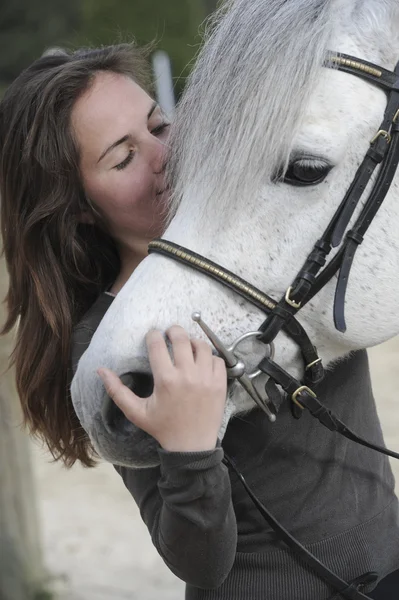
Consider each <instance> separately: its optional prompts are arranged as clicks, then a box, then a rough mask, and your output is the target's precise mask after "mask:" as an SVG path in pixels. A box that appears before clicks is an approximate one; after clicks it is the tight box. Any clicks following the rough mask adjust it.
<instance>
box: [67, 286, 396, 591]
mask: <svg viewBox="0 0 399 600" xmlns="http://www.w3.org/2000/svg"><path fill="white" fill-rule="evenodd" d="M111 302H112V297H111V296H109V295H106V294H102V295H101V296H100V298H99V299H98V301H97V302H96V304H95V305H94V307H93V308H92V309H91V310H90V311H89V313H88V314H87V315H86V317H85V318H84V319H83V320H82V321H81V323H80V324H79V325H78V327H77V328H76V329H75V334H74V344H73V350H72V363H73V365H72V366H73V367H74V368H76V365H77V362H78V360H79V358H80V356H81V355H82V354H83V352H84V350H85V348H86V347H87V346H88V345H89V343H90V340H91V337H92V335H93V333H94V331H95V330H96V328H97V326H98V324H99V322H100V320H101V318H102V316H103V315H104V314H105V311H106V310H107V308H108V306H109V305H110V304H111ZM317 393H318V396H319V397H320V399H322V401H323V402H324V404H326V405H327V406H328V407H329V408H331V409H332V410H333V411H334V412H335V413H336V414H337V416H339V418H340V419H341V420H343V421H344V422H345V423H346V424H347V425H348V426H349V427H350V428H351V429H352V430H354V431H355V432H356V433H358V434H359V435H361V436H363V437H364V438H366V439H368V440H370V441H372V442H374V443H377V444H382V443H383V438H382V433H381V428H380V424H379V420H378V416H377V413H376V407H375V402H374V399H373V394H372V389H371V384H370V377H369V368H368V361H367V354H366V352H364V351H361V352H357V353H354V354H353V355H352V356H351V357H350V358H347V359H344V360H342V361H341V362H340V363H339V364H337V365H336V366H335V368H334V369H333V370H331V371H329V372H328V373H327V376H326V378H325V380H324V381H323V383H322V384H321V385H319V386H317ZM398 445H399V442H398ZM224 451H226V452H227V453H228V454H229V455H230V456H231V457H232V458H233V459H234V461H235V463H236V465H237V467H238V468H239V469H240V470H241V472H242V473H243V475H244V476H245V478H246V479H247V482H248V483H249V485H250V486H251V487H252V488H253V490H254V492H255V493H256V494H257V496H258V497H259V499H260V500H261V501H262V502H263V503H264V504H265V505H266V506H267V507H268V509H269V510H270V511H271V512H272V513H273V514H274V516H275V517H277V518H278V519H279V521H280V522H281V523H282V524H283V525H284V526H285V527H286V528H287V529H288V530H289V531H290V532H291V533H292V534H293V535H295V536H296V537H297V538H298V540H299V541H300V542H301V543H303V544H305V545H306V546H307V548H308V549H309V550H311V551H312V552H313V553H314V554H315V555H316V556H317V557H318V558H319V559H320V560H322V561H323V562H325V564H326V565H327V566H328V567H329V568H331V569H333V570H334V571H335V572H336V573H337V574H339V575H340V576H341V577H343V578H344V579H347V580H349V579H354V578H356V577H359V576H361V575H363V574H365V573H367V572H371V571H375V572H376V573H378V576H379V579H381V578H383V577H385V576H386V575H388V574H389V573H390V572H391V571H393V570H395V569H397V568H399V522H398V502H397V499H396V497H395V494H394V480H393V476H392V472H391V469H390V466H389V462H388V459H387V458H386V457H385V456H383V455H381V454H378V453H377V452H374V451H372V450H369V449H367V448H363V447H360V446H358V445H356V444H354V443H353V442H351V441H348V440H347V439H344V438H342V437H340V436H338V435H337V434H334V433H331V432H329V431H327V430H326V429H324V428H323V427H322V426H321V425H320V424H319V423H318V422H316V421H315V420H314V419H313V418H312V417H311V416H310V415H308V414H305V415H303V417H302V418H301V419H300V420H299V421H297V420H295V419H294V418H293V417H292V415H291V412H290V409H289V407H288V406H282V408H281V409H280V412H279V416H278V419H277V423H274V424H271V423H270V422H269V421H268V420H267V419H266V418H265V416H264V414H263V413H262V412H260V411H259V410H258V409H255V410H253V411H251V412H250V413H248V414H246V415H243V416H237V417H235V418H233V419H232V420H231V422H230V424H229V426H228V429H227V432H226V435H225V437H224V439H223V443H222V446H220V445H219V447H217V448H215V450H213V451H209V452H198V453H178V452H166V451H164V450H162V449H161V450H159V454H160V463H161V464H160V466H159V467H154V468H148V469H128V468H125V467H116V470H117V471H118V472H119V474H120V475H121V476H122V478H123V481H124V483H125V485H126V487H127V489H128V490H129V492H130V493H131V495H132V496H133V498H134V499H135V501H136V503H137V505H138V506H139V508H140V512H141V516H142V518H143V520H144V522H145V524H146V525H147V527H148V529H149V532H150V535H151V538H152V541H153V543H154V545H155V547H156V549H157V550H158V552H159V554H160V555H161V556H162V558H163V560H164V561H165V563H166V564H167V566H168V567H169V568H170V569H171V571H172V572H173V573H175V575H177V577H180V578H181V579H183V580H184V581H185V582H186V583H187V587H186V599H187V600H222V599H223V600H244V599H245V600H326V599H327V598H332V597H334V592H333V590H332V589H331V588H330V587H329V586H328V585H327V584H325V583H324V582H323V581H322V580H320V578H319V577H318V576H317V575H316V574H315V573H313V572H312V571H311V570H310V569H308V568H307V567H306V566H304V565H303V564H302V563H301V562H300V561H299V560H298V559H297V558H296V557H295V555H293V553H292V552H291V551H289V550H288V549H287V548H286V547H285V545H284V544H283V543H282V542H280V541H279V540H278V539H277V538H276V535H275V534H274V532H273V531H272V530H271V529H270V527H269V526H268V525H267V524H266V523H265V521H264V520H263V518H262V517H261V515H260V514H259V513H258V511H257V509H256V508H255V507H254V505H253V504H252V502H251V500H250V498H249V497H248V495H247V494H246V492H245V490H244V489H243V487H242V485H241V483H240V482H239V481H238V479H237V478H236V476H235V475H234V474H229V472H228V470H227V468H226V466H225V465H224V464H223V463H222V459H223V453H224ZM110 509H111V507H110ZM121 518H123V515H121ZM133 543H134V540H132V544H133ZM374 585H375V584H374ZM372 587H373V585H371V586H368V587H366V588H364V591H365V592H368V591H370V590H371V588H372Z"/></svg>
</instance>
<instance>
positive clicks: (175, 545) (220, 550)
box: [72, 296, 237, 588]
mask: <svg viewBox="0 0 399 600" xmlns="http://www.w3.org/2000/svg"><path fill="white" fill-rule="evenodd" d="M110 303H111V301H110V297H108V296H106V297H105V299H104V302H102V303H96V309H95V310H93V311H91V312H90V313H89V315H87V316H86V317H85V318H84V319H83V321H82V322H81V323H80V324H79V326H78V327H77V328H76V329H75V335H74V338H73V347H72V366H73V371H75V370H76V367H77V364H78V361H79V359H80V357H81V356H82V354H83V353H84V351H85V350H86V349H87V348H88V346H89V344H90V341H91V338H92V336H93V334H94V332H95V330H96V328H97V326H98V324H99V322H100V320H101V318H102V316H103V314H104V313H105V312H106V309H107V307H108V306H109V305H110ZM100 304H101V305H100ZM159 457H160V467H154V468H146V469H129V468H127V467H121V466H115V469H116V471H117V472H118V473H119V474H120V475H121V477H122V479H123V481H124V483H125V486H126V487H127V489H128V490H129V492H130V494H131V495H132V496H133V498H134V500H135V501H136V503H137V505H138V507H139V509H140V513H141V516H142V519H143V521H144V522H145V524H146V525H147V527H148V530H149V532H150V534H151V538H152V541H153V544H154V545H155V547H156V549H157V551H158V552H159V554H160V555H161V557H162V559H163V560H164V562H165V563H166V565H167V566H168V567H169V568H170V570H171V571H172V572H173V573H174V574H175V575H176V576H177V577H179V578H180V579H182V580H183V581H185V582H186V583H188V584H190V585H192V586H195V587H199V588H215V587H219V585H221V583H222V582H223V581H224V579H225V578H226V577H227V575H228V573H229V572H230V569H231V567H232V565H233V562H234V557H235V554H236V544H237V526H236V520H235V514H234V510H233V505H232V500H231V488H230V478H229V474H228V471H227V468H226V467H225V466H224V465H223V463H222V459H223V450H222V448H221V447H220V446H219V444H218V445H217V447H216V448H215V449H211V450H206V451H201V452H168V451H167V450H164V449H160V450H159ZM133 543H134V542H133Z"/></svg>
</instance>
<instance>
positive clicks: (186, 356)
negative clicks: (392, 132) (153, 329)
mask: <svg viewBox="0 0 399 600" xmlns="http://www.w3.org/2000/svg"><path fill="white" fill-rule="evenodd" d="M166 335H167V336H168V338H169V340H170V342H171V344H172V352H173V359H174V363H175V366H176V367H177V368H178V369H180V368H182V369H186V368H190V367H191V366H192V365H193V364H194V356H193V349H192V346H191V340H190V338H189V337H188V334H187V332H186V331H185V330H184V329H183V327H180V326H179V325H173V326H172V327H169V329H168V330H167V332H166Z"/></svg>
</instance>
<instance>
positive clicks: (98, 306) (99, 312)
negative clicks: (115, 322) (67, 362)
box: [71, 292, 114, 373]
mask: <svg viewBox="0 0 399 600" xmlns="http://www.w3.org/2000/svg"><path fill="white" fill-rule="evenodd" d="M113 300H114V296H113V295H112V294H109V293H107V292H103V293H102V294H100V295H99V296H98V298H97V300H96V301H95V302H94V304H92V305H91V307H90V308H89V310H88V311H87V312H86V313H85V315H84V316H83V317H82V319H81V320H80V321H79V323H78V324H77V325H76V326H75V327H74V329H73V332H72V344H71V361H72V370H73V373H75V371H76V368H77V366H78V362H79V360H80V358H81V357H82V355H83V353H84V352H85V350H87V348H88V346H89V344H90V342H91V338H92V337H93V335H94V333H95V331H96V329H97V327H98V326H99V324H100V322H101V320H102V318H103V317H104V315H105V313H106V312H107V310H108V308H109V307H110V306H111V304H112V302H113Z"/></svg>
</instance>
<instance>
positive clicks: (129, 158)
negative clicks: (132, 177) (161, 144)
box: [114, 121, 170, 171]
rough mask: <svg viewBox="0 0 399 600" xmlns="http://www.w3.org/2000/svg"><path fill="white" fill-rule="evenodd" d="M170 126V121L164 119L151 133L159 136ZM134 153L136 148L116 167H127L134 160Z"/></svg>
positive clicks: (119, 168)
mask: <svg viewBox="0 0 399 600" xmlns="http://www.w3.org/2000/svg"><path fill="white" fill-rule="evenodd" d="M168 127H170V123H169V122H168V121H164V122H163V123H160V124H159V125H157V126H156V127H154V128H153V129H151V131H150V133H151V134H152V135H155V136H159V135H161V134H162V133H163V132H164V131H166V129H168ZM134 155H135V152H134V150H132V149H131V150H129V153H128V155H127V156H126V158H125V159H124V160H122V162H120V163H119V164H117V165H115V166H114V169H116V170H117V171H122V170H123V169H126V167H127V166H128V165H129V164H130V163H131V162H132V160H133V158H134Z"/></svg>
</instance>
